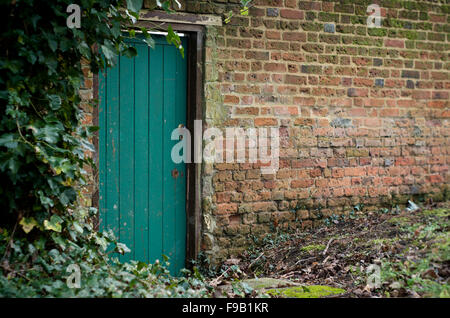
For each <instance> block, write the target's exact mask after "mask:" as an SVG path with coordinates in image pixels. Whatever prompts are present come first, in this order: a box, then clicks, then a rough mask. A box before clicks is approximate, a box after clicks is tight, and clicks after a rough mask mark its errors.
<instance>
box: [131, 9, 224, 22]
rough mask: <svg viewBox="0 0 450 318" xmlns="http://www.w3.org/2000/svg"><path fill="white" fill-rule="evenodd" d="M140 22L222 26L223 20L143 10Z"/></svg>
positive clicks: (217, 17) (201, 15) (180, 13)
mask: <svg viewBox="0 0 450 318" xmlns="http://www.w3.org/2000/svg"><path fill="white" fill-rule="evenodd" d="M139 20H140V21H153V22H167V23H184V24H194V25H214V26H222V18H221V17H220V16H216V15H211V14H192V13H184V12H174V13H167V12H164V11H161V10H150V11H149V10H141V11H140V12H139Z"/></svg>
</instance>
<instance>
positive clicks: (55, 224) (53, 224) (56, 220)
mask: <svg viewBox="0 0 450 318" xmlns="http://www.w3.org/2000/svg"><path fill="white" fill-rule="evenodd" d="M62 222H63V220H62V219H61V218H60V217H59V216H58V215H52V217H51V218H50V221H49V220H45V221H44V228H45V229H46V230H51V231H55V232H58V233H60V232H61V230H62V226H61V223H62Z"/></svg>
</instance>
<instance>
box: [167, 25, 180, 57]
mask: <svg viewBox="0 0 450 318" xmlns="http://www.w3.org/2000/svg"><path fill="white" fill-rule="evenodd" d="M166 40H167V43H169V44H173V45H174V46H175V47H176V48H178V49H179V50H180V53H181V56H182V57H183V58H184V48H183V46H182V45H181V39H180V36H179V35H178V34H177V33H176V32H175V31H174V30H173V28H172V26H170V25H169V28H168V29H167V36H166Z"/></svg>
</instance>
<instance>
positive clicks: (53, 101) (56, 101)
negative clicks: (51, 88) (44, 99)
mask: <svg viewBox="0 0 450 318" xmlns="http://www.w3.org/2000/svg"><path fill="white" fill-rule="evenodd" d="M48 98H49V100H50V108H51V109H53V110H58V109H59V108H60V107H61V97H59V96H58V95H50V96H49V97H48Z"/></svg>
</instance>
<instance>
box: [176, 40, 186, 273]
mask: <svg viewBox="0 0 450 318" xmlns="http://www.w3.org/2000/svg"><path fill="white" fill-rule="evenodd" d="M182 45H183V47H184V49H185V52H186V54H187V52H188V47H187V41H186V38H182ZM186 83H187V65H186V60H185V59H183V58H182V56H181V54H180V53H178V52H177V55H176V91H175V110H176V111H175V113H176V122H179V123H181V124H183V125H184V126H185V127H186V126H187V125H186V124H187V123H186V100H187V92H186V87H187V85H186ZM176 166H177V169H178V171H179V176H178V178H177V179H175V182H176V187H175V202H176V206H175V219H174V222H175V233H174V238H173V239H174V240H175V250H176V257H175V268H177V269H180V268H183V267H185V259H186V204H185V203H186V200H185V198H186V181H187V178H186V164H185V163H184V162H183V163H181V164H177V165H176Z"/></svg>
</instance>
